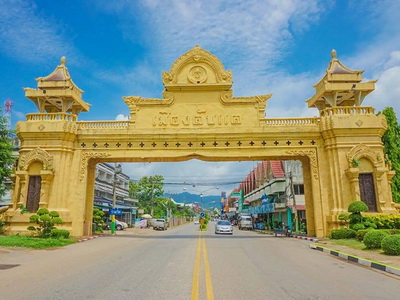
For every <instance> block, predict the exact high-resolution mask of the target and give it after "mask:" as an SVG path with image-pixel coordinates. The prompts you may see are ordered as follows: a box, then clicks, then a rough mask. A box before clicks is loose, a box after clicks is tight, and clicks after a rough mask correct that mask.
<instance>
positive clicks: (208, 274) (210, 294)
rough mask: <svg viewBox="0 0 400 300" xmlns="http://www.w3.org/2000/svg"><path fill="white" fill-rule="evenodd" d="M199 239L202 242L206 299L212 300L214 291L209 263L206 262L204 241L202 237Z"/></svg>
mask: <svg viewBox="0 0 400 300" xmlns="http://www.w3.org/2000/svg"><path fill="white" fill-rule="evenodd" d="M201 241H202V244H203V259H204V270H205V273H206V274H205V275H206V291H207V300H214V291H213V286H212V280H211V271H210V264H209V263H208V255H207V248H206V242H205V241H204V239H202V240H201Z"/></svg>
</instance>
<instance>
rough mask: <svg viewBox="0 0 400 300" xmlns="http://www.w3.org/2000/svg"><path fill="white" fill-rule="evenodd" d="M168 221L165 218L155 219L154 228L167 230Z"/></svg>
mask: <svg viewBox="0 0 400 300" xmlns="http://www.w3.org/2000/svg"><path fill="white" fill-rule="evenodd" d="M167 225H168V224H167V221H165V220H164V219H155V220H154V221H153V229H154V230H158V229H162V230H167V227H168V226H167Z"/></svg>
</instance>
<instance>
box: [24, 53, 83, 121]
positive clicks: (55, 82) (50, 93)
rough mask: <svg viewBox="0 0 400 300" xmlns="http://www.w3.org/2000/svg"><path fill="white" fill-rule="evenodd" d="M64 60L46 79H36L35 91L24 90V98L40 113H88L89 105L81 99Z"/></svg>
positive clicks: (62, 59)
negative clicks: (31, 102) (33, 104)
mask: <svg viewBox="0 0 400 300" xmlns="http://www.w3.org/2000/svg"><path fill="white" fill-rule="evenodd" d="M65 63H66V58H65V57H64V56H63V57H61V64H60V65H58V66H57V68H56V69H55V70H54V71H53V72H52V73H51V74H50V75H48V76H46V77H39V78H36V81H37V82H38V84H37V87H38V88H37V89H32V88H24V90H25V97H27V98H28V99H30V100H32V101H33V103H35V105H36V107H37V108H38V109H39V112H40V113H45V112H47V113H72V114H75V115H78V114H79V113H80V112H81V111H86V112H87V111H89V107H90V104H89V103H86V102H85V101H83V99H82V93H83V91H82V90H81V89H80V88H78V87H77V86H76V84H75V83H74V82H73V81H72V79H71V76H70V75H69V72H68V69H67V67H66V66H65Z"/></svg>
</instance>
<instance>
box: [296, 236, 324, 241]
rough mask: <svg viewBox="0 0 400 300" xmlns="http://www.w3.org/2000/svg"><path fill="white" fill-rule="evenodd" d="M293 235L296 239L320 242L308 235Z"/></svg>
mask: <svg viewBox="0 0 400 300" xmlns="http://www.w3.org/2000/svg"><path fill="white" fill-rule="evenodd" d="M293 237H294V238H296V239H301V240H307V241H311V242H318V239H316V238H311V237H308V236H302V235H293Z"/></svg>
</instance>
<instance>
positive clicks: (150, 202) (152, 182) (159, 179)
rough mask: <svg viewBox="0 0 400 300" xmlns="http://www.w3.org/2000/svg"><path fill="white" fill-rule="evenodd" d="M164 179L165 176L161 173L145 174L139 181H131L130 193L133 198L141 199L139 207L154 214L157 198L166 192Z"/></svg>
mask: <svg viewBox="0 0 400 300" xmlns="http://www.w3.org/2000/svg"><path fill="white" fill-rule="evenodd" d="M163 181H164V177H163V176H161V175H154V176H144V177H142V178H141V179H140V180H139V182H134V181H131V182H130V183H129V195H130V197H131V198H135V199H138V200H139V208H142V209H144V210H145V212H146V213H150V214H151V215H152V216H153V214H154V208H155V206H156V203H157V199H158V198H160V197H161V196H162V195H163V194H164V190H163V187H164V182H163ZM157 207H158V205H157Z"/></svg>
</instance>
